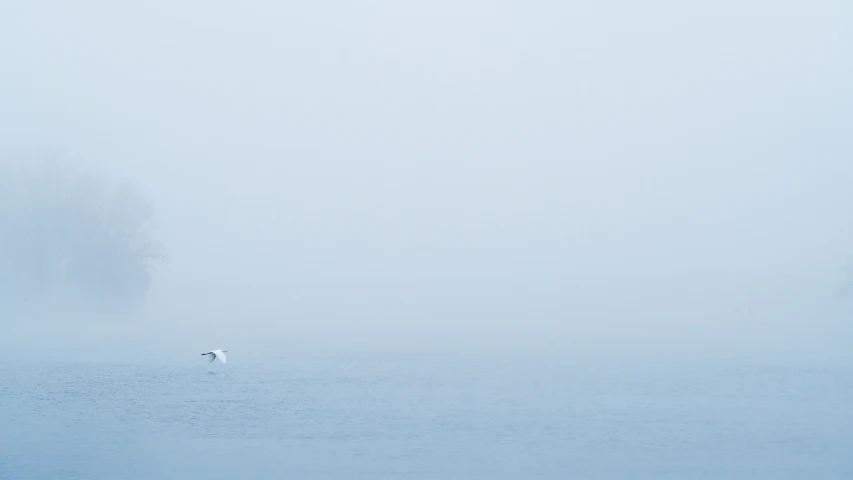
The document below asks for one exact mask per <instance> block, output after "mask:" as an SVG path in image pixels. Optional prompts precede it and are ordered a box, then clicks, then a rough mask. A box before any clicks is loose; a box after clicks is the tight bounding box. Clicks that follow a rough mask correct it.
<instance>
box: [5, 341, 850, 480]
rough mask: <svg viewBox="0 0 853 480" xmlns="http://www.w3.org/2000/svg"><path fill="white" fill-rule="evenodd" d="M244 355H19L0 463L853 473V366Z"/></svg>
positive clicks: (417, 471)
mask: <svg viewBox="0 0 853 480" xmlns="http://www.w3.org/2000/svg"><path fill="white" fill-rule="evenodd" d="M229 355H230V357H229V363H228V365H220V364H219V363H214V364H208V363H206V362H205V361H204V359H200V360H199V362H200V363H195V362H187V363H185V364H181V365H179V366H167V365H162V364H161V365H134V364H131V363H128V364H95V363H80V364H59V363H57V364H47V365H45V364H42V365H33V364H30V365H22V366H16V367H14V368H12V367H7V368H6V369H5V371H3V372H2V375H0V478H2V479H4V480H5V479H10V480H27V479H65V480H69V479H119V478H120V479H187V478H194V479H198V478H204V479H206V480H211V479H229V480H237V479H254V478H257V479H279V478H281V479H303V478H304V479H314V478H317V479H366V478H402V479H415V478H417V479H427V478H429V479H481V478H482V479H531V478H548V479H568V478H578V479H646V478H649V479H651V478H655V479H657V478H662V479H688V478H689V479H711V478H714V479H750V480H759V479H774V480H780V479H818V478H819V479H822V480H827V479H836V478H837V479H842V478H844V479H849V478H853V369H851V368H850V366H848V365H810V366H796V365H775V366H774V365H756V364H737V363H727V364H723V363H716V364H714V363H709V364H705V365H702V364H693V365H689V366H688V365H678V366H656V367H651V366H649V367H635V368H634V367H630V368H629V367H625V366H622V367H616V366H611V367H609V368H603V367H596V366H594V365H572V364H571V363H570V362H564V363H557V362H546V361H538V362H537V361H530V362H517V361H508V360H503V361H501V360H497V361H495V360H492V361H489V360H486V359H479V360H468V361H462V360H451V359H447V358H438V357H436V358H428V357H414V356H410V357H404V356H396V357H392V356H388V357H384V358H383V357H372V358H369V357H360V358H355V357H352V358H326V359H321V358H314V359H302V360H296V359H292V360H288V361H286V362H285V361H280V362H279V361H274V362H270V363H267V364H264V365H247V364H243V363H241V362H240V361H239V356H237V355H235V354H234V353H233V352H232V353H229Z"/></svg>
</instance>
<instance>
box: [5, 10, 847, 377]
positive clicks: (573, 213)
mask: <svg viewBox="0 0 853 480" xmlns="http://www.w3.org/2000/svg"><path fill="white" fill-rule="evenodd" d="M851 8H853V7H851V6H850V5H848V2H842V1H829V0H820V1H816V2H810V3H805V2H794V1H782V2H779V1H775V2H770V1H757V2H747V3H744V2H735V1H733V0H723V1H719V2H705V3H704V4H702V5H698V4H697V3H695V2H693V3H692V4H690V2H675V1H671V2H664V1H655V2H628V1H621V2H617V1H609V2H556V1H554V2H547V1H542V2H533V3H529V2H483V1H470V2H449V1H433V2H420V3H417V2H416V3H412V2H393V1H390V0H379V1H362V2H330V3H323V2H321V3H316V2H315V3H311V4H310V5H309V3H308V2H303V4H297V3H294V2H290V3H282V2H274V1H249V2H242V3H240V4H239V5H238V4H237V2H189V1H184V2H165V1H162V0H153V1H150V2H144V3H139V4H134V5H132V6H131V5H129V4H121V3H120V2H119V3H117V2H107V1H102V2H95V1H88V0H81V1H77V2H60V1H52V2H49V1H40V0H27V1H23V0H11V1H10V0H7V1H5V2H2V4H0V69H2V70H0V89H2V90H0V92H2V93H0V99H2V109H0V147H2V152H0V154H2V158H3V161H4V162H6V163H7V164H15V165H21V164H22V163H31V164H35V163H36V162H40V161H41V159H44V158H48V157H49V158H52V159H60V161H61V163H62V164H63V165H64V166H65V167H67V168H70V169H77V170H80V171H90V172H95V173H97V174H99V175H104V176H105V177H107V178H114V179H130V180H131V181H132V182H133V183H134V184H135V185H136V186H137V188H138V191H139V192H141V195H144V197H145V198H146V199H147V200H148V201H149V202H150V205H151V207H152V211H153V212H154V213H153V217H154V219H155V223H156V236H157V239H158V241H159V242H161V243H162V244H163V245H164V246H165V247H166V248H167V249H168V252H169V262H168V263H167V264H166V265H164V266H162V267H161V268H158V269H157V271H156V273H155V274H154V275H153V277H152V281H151V288H150V290H149V291H148V293H147V301H146V303H145V304H144V307H143V308H142V309H141V310H140V311H137V312H135V313H134V314H132V315H130V314H128V316H127V317H123V314H122V315H119V314H116V318H114V321H104V320H103V319H100V320H98V321H94V320H92V318H90V317H88V316H87V315H85V314H80V313H74V314H70V313H69V312H67V311H63V310H62V309H55V311H52V312H50V314H49V315H43V316H39V317H38V319H37V320H34V319H35V318H36V317H32V318H29V317H26V315H21V316H16V317H8V318H6V319H5V320H2V321H0V325H2V326H3V330H4V331H5V333H4V335H3V336H2V338H0V345H2V346H3V348H7V349H9V348H13V349H17V350H20V351H30V352H31V351H33V349H36V348H39V349H49V350H52V351H55V352H64V353H69V352H74V355H77V356H80V357H82V356H84V355H87V354H88V355H98V357H97V358H112V357H115V354H116V353H117V352H132V353H140V352H145V353H146V354H149V355H151V356H152V357H159V358H161V359H163V358H179V357H181V356H184V355H187V356H189V355H197V353H198V352H202V351H207V350H209V349H211V348H225V349H227V350H229V352H231V353H229V358H230V359H233V362H237V361H238V360H239V359H240V358H241V357H243V358H258V359H260V358H263V357H264V356H265V355H268V354H270V353H271V349H275V351H276V352H282V351H286V352H296V351H298V352H309V353H310V352H317V351H340V350H344V351H359V352H368V353H369V352H400V353H410V352H436V351H442V352H463V351H469V352H474V351H493V352H497V353H504V354H518V355H526V354H534V353H535V354H542V353H543V352H552V353H553V355H557V356H559V355H575V354H588V355H594V356H597V357H600V358H621V359H637V358H644V357H648V356H650V355H656V356H664V357H667V358H682V357H684V356H691V357H697V356H698V357H705V358H723V357H729V356H754V357H757V358H764V359H785V358H794V357H796V356H804V355H805V356H819V355H842V354H845V352H846V350H847V349H848V348H847V347H848V346H849V341H850V339H851V335H850V334H851V332H853V330H851V328H850V318H851V317H850V314H851V312H850V307H851V302H853V299H851V298H850V297H849V296H847V295H846V293H845V290H844V288H843V287H844V284H845V282H846V281H847V280H848V279H847V277H846V272H845V269H844V267H845V265H846V264H847V261H848V258H849V256H850V254H851V253H853V228H851V227H853V223H851V222H853V209H851V207H853V189H851V188H850V186H851V185H853V161H851V158H853V157H851V152H853V148H851V136H850V132H851V128H853V121H852V120H853V114H851V112H853V110H851V108H853V94H851V90H850V87H849V86H850V85H851V84H853V63H851V61H850V45H853V33H851V32H853V29H851V27H853V25H851V23H850V19H851V18H853V16H851V13H853V12H851ZM92 352H97V354H95V353H92ZM195 359H196V358H194V357H193V358H190V360H195Z"/></svg>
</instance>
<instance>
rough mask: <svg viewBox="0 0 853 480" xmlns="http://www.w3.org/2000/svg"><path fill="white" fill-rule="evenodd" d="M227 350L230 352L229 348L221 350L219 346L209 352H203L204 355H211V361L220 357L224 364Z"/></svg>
mask: <svg viewBox="0 0 853 480" xmlns="http://www.w3.org/2000/svg"><path fill="white" fill-rule="evenodd" d="M226 352H228V350H220V349H218V348H217V349H216V350H211V351H209V352H207V353H202V355H210V360H209V361H210V362H211V363H213V361H214V360H216V359H217V358H218V359H219V361H220V362H222V363H223V364H224V363H225V360H226V359H225V353H226Z"/></svg>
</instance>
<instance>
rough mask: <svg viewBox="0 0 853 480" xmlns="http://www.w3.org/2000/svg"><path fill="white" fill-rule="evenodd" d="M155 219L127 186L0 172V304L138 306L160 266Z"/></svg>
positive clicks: (58, 171)
mask: <svg viewBox="0 0 853 480" xmlns="http://www.w3.org/2000/svg"><path fill="white" fill-rule="evenodd" d="M153 217H154V216H153V209H152V208H151V206H150V205H149V204H148V203H147V202H146V201H145V200H144V199H143V198H142V196H140V195H139V194H138V192H137V191H136V190H135V189H134V187H133V185H132V184H131V183H129V182H122V183H117V184H111V183H109V182H107V181H106V180H104V179H103V178H99V177H96V176H93V175H90V174H87V173H84V172H72V171H69V170H65V169H62V168H58V167H57V166H55V165H47V164H42V165H40V166H38V167H26V166H25V167H20V168H14V167H11V166H8V165H7V166H0V253H2V256H0V302H2V303H3V306H6V307H9V306H18V305H20V304H21V303H24V302H31V301H37V300H39V299H42V298H45V297H50V296H55V295H59V296H63V297H68V298H74V299H77V300H83V301H86V302H93V303H95V304H101V305H107V304H110V305H122V306H133V305H136V304H138V303H139V302H141V301H142V300H144V298H145V296H146V294H147V292H148V289H149V286H150V282H151V280H152V277H153V274H154V272H155V269H156V267H157V266H158V265H159V264H161V263H162V262H164V261H165V260H166V252H165V250H164V248H163V246H162V245H161V244H160V243H158V242H157V241H156V240H155V239H154V234H153V230H152V226H153Z"/></svg>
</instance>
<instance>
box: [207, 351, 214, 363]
mask: <svg viewBox="0 0 853 480" xmlns="http://www.w3.org/2000/svg"><path fill="white" fill-rule="evenodd" d="M214 360H216V354H215V353H213V352H210V353H208V354H207V361H208V363H213V361H214Z"/></svg>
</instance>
